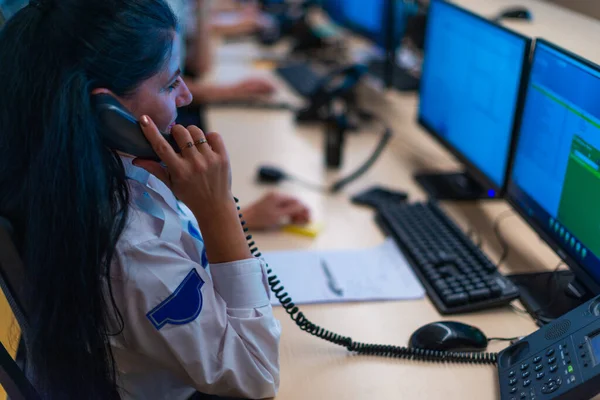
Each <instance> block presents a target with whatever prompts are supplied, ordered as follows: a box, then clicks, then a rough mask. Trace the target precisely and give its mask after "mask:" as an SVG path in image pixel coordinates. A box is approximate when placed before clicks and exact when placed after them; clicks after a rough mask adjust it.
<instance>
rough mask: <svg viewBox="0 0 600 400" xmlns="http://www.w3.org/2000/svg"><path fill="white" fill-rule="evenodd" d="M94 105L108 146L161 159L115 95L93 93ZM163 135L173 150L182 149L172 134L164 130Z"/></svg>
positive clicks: (141, 156)
mask: <svg viewBox="0 0 600 400" xmlns="http://www.w3.org/2000/svg"><path fill="white" fill-rule="evenodd" d="M92 106H93V107H94V109H95V111H96V116H97V118H98V122H99V123H100V134H101V135H102V139H103V141H104V143H105V144H106V146H108V147H109V148H111V149H114V150H119V151H121V152H123V153H127V154H131V155H134V156H136V157H139V158H145V159H150V160H154V161H160V158H159V157H158V155H157V154H156V153H155V152H154V149H152V146H151V145H150V142H149V141H148V139H146V136H144V132H143V131H142V128H141V127H140V125H139V123H138V121H137V119H136V118H135V117H134V116H133V115H131V114H130V113H129V112H128V111H127V109H126V108H125V107H124V106H123V105H122V104H121V103H120V102H119V101H118V100H117V99H115V98H114V96H111V95H110V94H106V93H102V94H96V95H93V96H92ZM161 135H162V136H163V137H164V138H165V139H166V140H167V142H169V144H170V145H171V147H173V150H175V151H176V152H178V153H179V152H180V151H181V150H180V149H179V146H178V145H177V143H176V142H175V138H173V136H172V135H170V134H166V133H162V132H161Z"/></svg>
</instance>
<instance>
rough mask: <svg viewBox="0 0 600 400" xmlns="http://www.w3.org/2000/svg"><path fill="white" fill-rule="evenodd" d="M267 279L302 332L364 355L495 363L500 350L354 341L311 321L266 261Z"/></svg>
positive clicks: (254, 249)
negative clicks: (489, 350) (456, 348)
mask: <svg viewBox="0 0 600 400" xmlns="http://www.w3.org/2000/svg"><path fill="white" fill-rule="evenodd" d="M235 202H236V203H239V200H238V199H237V198H235ZM237 209H238V213H239V214H238V216H239V218H240V221H241V223H242V227H243V229H244V233H245V234H246V240H247V241H248V247H250V252H251V253H252V255H253V256H254V257H261V253H260V251H259V250H258V247H257V246H256V243H255V242H254V241H253V240H252V235H251V234H249V232H248V228H247V227H246V226H245V225H246V222H245V221H244V220H243V215H242V214H241V209H240V207H239V205H238V206H237ZM267 274H268V282H269V286H270V287H271V291H272V292H273V294H274V295H275V297H277V299H278V300H279V302H280V303H281V305H282V306H283V308H284V309H285V311H286V312H287V313H288V315H289V316H290V318H291V319H292V320H293V321H294V322H295V323H296V325H297V326H298V327H299V328H300V329H301V330H303V331H305V332H308V333H310V334H311V335H313V336H316V337H318V338H321V339H323V340H326V341H328V342H331V343H334V344H337V345H339V346H343V347H345V348H346V349H348V351H351V352H353V353H357V354H362V355H372V356H381V357H390V358H402V359H409V360H419V361H431V362H449V363H463V364H492V365H495V364H496V361H497V358H498V354H497V353H474V352H450V351H438V350H429V349H418V348H411V347H403V346H393V345H380V344H368V343H361V342H355V341H354V340H352V338H351V337H348V336H342V335H339V334H337V333H334V332H330V331H328V330H327V329H325V328H322V327H320V326H318V325H316V324H314V323H312V322H311V321H310V320H309V319H308V318H306V316H305V315H304V313H302V312H301V311H300V309H299V308H298V307H297V306H296V305H295V304H294V302H293V300H292V298H291V297H290V296H289V295H288V293H287V292H285V287H284V286H283V285H281V281H280V280H279V279H278V278H277V275H275V274H274V273H273V270H272V269H271V268H270V267H269V265H268V264H267Z"/></svg>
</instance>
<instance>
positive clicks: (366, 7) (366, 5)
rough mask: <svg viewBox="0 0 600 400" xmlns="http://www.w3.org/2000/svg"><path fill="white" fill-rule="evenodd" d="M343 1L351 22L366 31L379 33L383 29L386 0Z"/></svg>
mask: <svg viewBox="0 0 600 400" xmlns="http://www.w3.org/2000/svg"><path fill="white" fill-rule="evenodd" d="M343 3H344V11H345V14H346V19H347V20H348V22H349V23H350V24H352V25H354V26H356V27H358V28H360V29H361V30H363V31H365V32H372V33H377V32H378V31H380V30H381V29H382V26H383V25H384V24H383V11H384V8H385V7H384V3H385V0H368V1H365V0H345V1H343Z"/></svg>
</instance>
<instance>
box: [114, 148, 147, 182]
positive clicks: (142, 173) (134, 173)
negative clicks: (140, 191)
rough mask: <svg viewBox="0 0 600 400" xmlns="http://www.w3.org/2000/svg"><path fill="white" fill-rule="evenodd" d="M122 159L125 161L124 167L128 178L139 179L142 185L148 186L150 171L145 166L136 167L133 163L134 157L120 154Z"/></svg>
mask: <svg viewBox="0 0 600 400" xmlns="http://www.w3.org/2000/svg"><path fill="white" fill-rule="evenodd" d="M119 157H121V161H123V167H125V175H127V177H128V178H130V179H133V180H134V181H138V182H139V183H141V184H142V185H144V186H146V185H147V184H148V178H150V173H149V172H148V171H146V170H145V169H144V168H140V167H136V166H135V165H133V164H132V162H133V159H134V157H130V156H126V155H122V154H120V155H119Z"/></svg>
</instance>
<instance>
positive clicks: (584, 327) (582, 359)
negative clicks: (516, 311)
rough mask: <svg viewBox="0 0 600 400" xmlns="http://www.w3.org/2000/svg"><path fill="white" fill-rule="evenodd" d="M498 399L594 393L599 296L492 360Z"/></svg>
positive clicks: (598, 370) (599, 367)
mask: <svg viewBox="0 0 600 400" xmlns="http://www.w3.org/2000/svg"><path fill="white" fill-rule="evenodd" d="M498 379H499V381H500V398H501V399H502V400H510V399H513V398H514V399H528V400H534V399H535V400H546V399H589V398H592V397H593V396H595V395H596V394H598V392H599V390H600V389H599V388H600V296H598V297H595V298H593V299H591V300H589V301H588V302H586V303H584V304H582V305H581V306H579V307H577V308H575V309H574V310H572V311H570V312H568V313H566V314H565V315H563V316H561V317H559V318H557V319H556V320H555V321H554V322H552V323H551V324H548V325H545V326H543V327H542V328H540V329H539V330H537V331H536V332H534V333H532V334H531V335H529V336H527V337H525V338H523V339H521V340H520V341H519V342H517V343H515V344H514V345H512V346H510V347H508V348H506V349H504V350H503V351H502V352H500V354H499V356H498Z"/></svg>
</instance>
